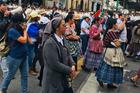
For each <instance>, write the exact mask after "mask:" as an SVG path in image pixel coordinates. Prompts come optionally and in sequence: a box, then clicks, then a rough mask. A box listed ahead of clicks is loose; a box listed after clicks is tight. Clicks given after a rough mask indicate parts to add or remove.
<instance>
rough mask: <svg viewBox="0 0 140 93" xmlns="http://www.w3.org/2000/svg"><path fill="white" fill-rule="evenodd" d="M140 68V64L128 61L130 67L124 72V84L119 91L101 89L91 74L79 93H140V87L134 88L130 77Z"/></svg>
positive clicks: (93, 74)
mask: <svg viewBox="0 0 140 93" xmlns="http://www.w3.org/2000/svg"><path fill="white" fill-rule="evenodd" d="M139 67H140V62H132V61H128V66H127V67H126V68H125V70H124V73H125V75H124V83H123V84H122V85H121V86H120V87H119V88H117V89H114V90H113V89H108V88H107V87H105V88H101V87H100V86H99V85H98V83H97V81H96V78H95V73H91V74H90V75H89V77H88V78H87V80H85V81H84V83H83V85H81V89H79V91H78V92H77V93H140V87H139V88H136V87H133V85H132V83H131V82H130V80H129V79H130V77H131V76H132V75H133V73H131V72H133V71H134V72H135V71H136V70H137V69H138V68H139ZM139 84H140V82H139Z"/></svg>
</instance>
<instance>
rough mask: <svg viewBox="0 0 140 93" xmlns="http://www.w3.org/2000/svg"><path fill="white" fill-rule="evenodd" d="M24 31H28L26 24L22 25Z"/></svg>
mask: <svg viewBox="0 0 140 93" xmlns="http://www.w3.org/2000/svg"><path fill="white" fill-rule="evenodd" d="M21 27H22V29H23V31H26V28H27V25H26V24H25V23H23V24H21Z"/></svg>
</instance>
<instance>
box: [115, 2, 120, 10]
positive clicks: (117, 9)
mask: <svg viewBox="0 0 140 93" xmlns="http://www.w3.org/2000/svg"><path fill="white" fill-rule="evenodd" d="M119 2H120V1H119V0H117V5H116V11H118V7H119Z"/></svg>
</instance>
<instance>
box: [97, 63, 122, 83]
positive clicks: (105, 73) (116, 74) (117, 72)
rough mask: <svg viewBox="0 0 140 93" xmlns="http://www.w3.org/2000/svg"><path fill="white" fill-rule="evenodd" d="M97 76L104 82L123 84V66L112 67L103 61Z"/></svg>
mask: <svg viewBox="0 0 140 93" xmlns="http://www.w3.org/2000/svg"><path fill="white" fill-rule="evenodd" d="M96 77H97V79H98V80H100V81H102V82H103V83H107V84H114V83H115V84H121V83H122V82H123V68H120V67H112V66H110V65H108V64H106V63H105V62H104V61H103V62H101V63H100V65H99V68H98V69H97V71H96Z"/></svg>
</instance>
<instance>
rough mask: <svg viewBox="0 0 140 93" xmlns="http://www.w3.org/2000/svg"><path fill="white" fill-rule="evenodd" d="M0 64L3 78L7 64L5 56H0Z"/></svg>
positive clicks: (6, 70) (6, 71)
mask: <svg viewBox="0 0 140 93" xmlns="http://www.w3.org/2000/svg"><path fill="white" fill-rule="evenodd" d="M0 66H1V69H2V72H3V78H4V77H5V76H6V75H7V73H8V64H7V61H6V57H2V58H1V60H0Z"/></svg>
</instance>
